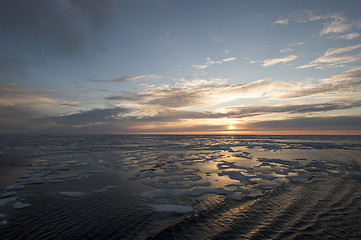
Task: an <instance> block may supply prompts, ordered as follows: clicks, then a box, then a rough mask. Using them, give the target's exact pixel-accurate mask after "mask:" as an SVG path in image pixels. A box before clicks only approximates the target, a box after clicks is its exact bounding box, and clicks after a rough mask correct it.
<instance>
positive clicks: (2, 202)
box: [0, 197, 17, 206]
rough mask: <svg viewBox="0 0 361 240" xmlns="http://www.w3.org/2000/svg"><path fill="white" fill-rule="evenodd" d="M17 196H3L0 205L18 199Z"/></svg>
mask: <svg viewBox="0 0 361 240" xmlns="http://www.w3.org/2000/svg"><path fill="white" fill-rule="evenodd" d="M16 199H17V198H16V197H8V198H1V199H0V206H4V205H6V204H8V203H11V202H14V201H16Z"/></svg>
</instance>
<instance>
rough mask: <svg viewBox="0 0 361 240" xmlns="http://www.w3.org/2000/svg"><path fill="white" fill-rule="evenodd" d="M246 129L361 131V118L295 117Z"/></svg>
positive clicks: (251, 124)
mask: <svg viewBox="0 0 361 240" xmlns="http://www.w3.org/2000/svg"><path fill="white" fill-rule="evenodd" d="M245 127H247V128H250V129H255V130H361V116H329V117H326V116H323V117H295V118H289V119H281V120H270V121H257V122H250V123H248V124H246V125H245Z"/></svg>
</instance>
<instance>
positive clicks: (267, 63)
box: [262, 55, 297, 67]
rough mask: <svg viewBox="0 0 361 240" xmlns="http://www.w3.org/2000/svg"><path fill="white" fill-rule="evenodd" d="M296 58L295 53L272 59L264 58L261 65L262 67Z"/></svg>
mask: <svg viewBox="0 0 361 240" xmlns="http://www.w3.org/2000/svg"><path fill="white" fill-rule="evenodd" d="M296 58H297V56H296V55H289V56H287V57H285V58H273V59H266V60H264V61H263V64H262V65H263V66H264V67H271V66H273V65H275V64H277V63H286V62H290V61H293V60H295V59H296Z"/></svg>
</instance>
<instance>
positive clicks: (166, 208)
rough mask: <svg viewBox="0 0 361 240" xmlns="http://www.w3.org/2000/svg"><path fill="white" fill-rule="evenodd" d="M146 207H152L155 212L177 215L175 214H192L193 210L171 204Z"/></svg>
mask: <svg viewBox="0 0 361 240" xmlns="http://www.w3.org/2000/svg"><path fill="white" fill-rule="evenodd" d="M148 206H150V207H152V208H153V209H154V210H155V211H158V212H165V213H177V214H186V213H190V212H193V211H194V209H193V208H192V207H189V206H183V205H172V204H158V205H155V204H148Z"/></svg>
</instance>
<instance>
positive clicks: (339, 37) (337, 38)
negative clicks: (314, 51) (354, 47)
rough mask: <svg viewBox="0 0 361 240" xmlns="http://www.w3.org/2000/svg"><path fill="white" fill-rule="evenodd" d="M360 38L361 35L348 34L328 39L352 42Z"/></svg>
mask: <svg viewBox="0 0 361 240" xmlns="http://www.w3.org/2000/svg"><path fill="white" fill-rule="evenodd" d="M359 36H360V34H359V33H355V32H353V33H348V34H345V35H336V36H331V37H328V38H331V39H334V40H339V39H345V40H352V39H355V38H358V37H359Z"/></svg>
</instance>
